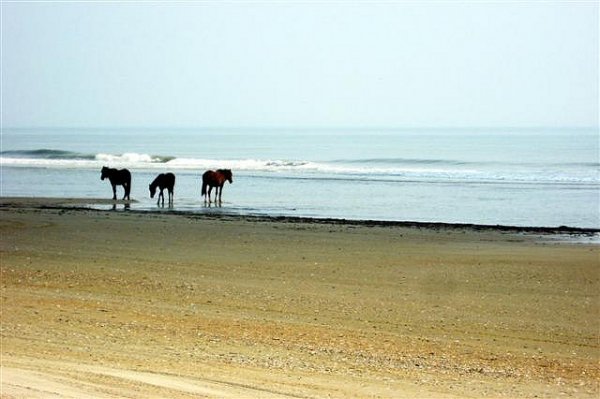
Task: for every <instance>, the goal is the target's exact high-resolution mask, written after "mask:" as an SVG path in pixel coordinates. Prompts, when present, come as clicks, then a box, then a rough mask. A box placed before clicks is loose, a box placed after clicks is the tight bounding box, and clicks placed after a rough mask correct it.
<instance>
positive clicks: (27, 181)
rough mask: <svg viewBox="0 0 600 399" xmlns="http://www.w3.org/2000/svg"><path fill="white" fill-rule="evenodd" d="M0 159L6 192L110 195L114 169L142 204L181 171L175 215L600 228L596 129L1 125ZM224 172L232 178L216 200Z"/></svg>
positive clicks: (151, 206)
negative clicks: (212, 187) (210, 192)
mask: <svg viewBox="0 0 600 399" xmlns="http://www.w3.org/2000/svg"><path fill="white" fill-rule="evenodd" d="M0 162H1V166H2V170H1V172H2V173H1V178H2V181H1V196H3V197H10V196H26V197H88V198H111V197H112V191H111V188H110V184H109V183H108V182H107V181H101V180H100V169H101V167H102V166H104V165H106V166H109V167H114V168H128V169H129V170H130V171H131V173H132V176H133V177H132V192H131V198H132V199H135V200H136V201H137V202H135V203H133V204H132V205H131V208H132V209H138V210H147V211H158V210H160V211H168V210H169V209H168V208H164V209H163V208H159V207H158V206H157V205H156V202H155V200H154V199H150V197H149V193H148V185H149V183H150V182H151V181H152V180H153V178H154V177H155V176H156V175H157V174H159V173H163V172H173V173H175V175H176V177H177V181H176V186H175V201H174V206H173V208H171V209H173V210H178V211H190V212H198V213H225V214H242V215H244V214H247V215H271V216H302V217H318V218H340V219H352V220H387V221H417V222H444V223H474V224H485V225H498V224H499V225H510V226H543V227H557V226H570V227H583V228H600V159H599V136H598V130H597V129H362V130H361V129H283V128H282V129H275V128H266V129H169V128H155V129H72V128H69V129H58V128H56V129H39V128H32V129H7V128H4V129H3V131H2V149H1V153H0ZM216 168H229V169H232V171H233V184H229V183H226V185H225V187H224V189H223V203H222V206H221V207H215V206H214V205H213V206H212V207H207V206H205V205H204V202H203V200H202V199H201V196H200V189H201V175H202V173H203V172H204V171H205V170H207V169H216ZM122 195H123V191H122V188H121V187H118V188H117V196H118V197H122Z"/></svg>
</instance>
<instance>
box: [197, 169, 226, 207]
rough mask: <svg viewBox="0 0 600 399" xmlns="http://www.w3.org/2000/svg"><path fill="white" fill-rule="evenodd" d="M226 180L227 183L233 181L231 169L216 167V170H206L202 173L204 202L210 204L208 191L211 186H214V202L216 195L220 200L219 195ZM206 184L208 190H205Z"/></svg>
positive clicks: (210, 189)
mask: <svg viewBox="0 0 600 399" xmlns="http://www.w3.org/2000/svg"><path fill="white" fill-rule="evenodd" d="M226 181H229V183H230V184H231V183H233V175H232V173H231V169H217V170H216V171H213V170H207V171H206V172H204V174H203V175H202V195H204V202H207V200H208V203H209V204H210V193H211V191H212V189H213V187H216V190H215V202H217V195H218V197H219V200H218V201H219V202H221V195H222V194H223V185H224V184H225V182H226ZM207 186H208V191H206V187H207Z"/></svg>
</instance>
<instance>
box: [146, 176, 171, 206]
mask: <svg viewBox="0 0 600 399" xmlns="http://www.w3.org/2000/svg"><path fill="white" fill-rule="evenodd" d="M156 187H158V188H160V193H159V194H158V200H157V201H156V203H157V204H158V203H160V199H161V198H162V204H163V206H165V195H164V194H163V190H164V189H165V188H166V189H167V191H168V192H169V205H171V204H173V188H174V187H175V175H174V174H173V173H161V174H160V175H158V176H156V179H154V181H153V182H152V183H150V198H154V194H156Z"/></svg>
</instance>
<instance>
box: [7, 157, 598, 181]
mask: <svg viewBox="0 0 600 399" xmlns="http://www.w3.org/2000/svg"><path fill="white" fill-rule="evenodd" d="M0 163H1V164H2V166H4V167H31V168H62V169H78V168H79V169H96V168H100V167H102V166H104V165H106V166H110V167H119V168H130V169H134V170H142V171H143V170H163V171H164V170H171V171H174V172H176V171H177V170H181V171H185V170H189V171H203V170H207V169H216V168H228V169H232V170H234V171H242V172H247V173H254V174H258V175H260V174H264V175H265V177H291V178H303V177H307V178H321V179H322V178H325V179H340V178H342V179H344V178H352V179H354V178H357V177H363V178H369V179H370V178H373V179H378V180H392V181H442V182H451V181H463V182H473V183H478V182H527V183H584V184H588V183H589V184H598V182H599V181H600V176H599V175H600V174H599V172H598V165H597V164H557V165H550V164H545V165H535V164H526V163H523V164H520V166H522V167H519V168H516V169H515V168H507V166H510V165H506V164H505V165H497V164H495V163H485V162H462V161H456V160H441V159H405V158H381V159H347V160H334V161H322V162H315V161H307V160H285V159H283V160H277V159H267V160H265V159H229V160H228V159H205V158H189V157H188V158H186V157H181V158H180V157H175V156H171V155H151V154H143V153H135V152H127V153H122V154H109V153H98V154H84V153H78V152H73V151H64V150H54V149H35V150H16V151H14V150H13V151H2V152H0ZM566 169H570V170H568V171H565V170H566Z"/></svg>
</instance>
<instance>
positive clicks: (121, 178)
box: [100, 166, 131, 200]
mask: <svg viewBox="0 0 600 399" xmlns="http://www.w3.org/2000/svg"><path fill="white" fill-rule="evenodd" d="M107 177H108V180H110V184H111V185H112V189H113V199H114V200H116V199H117V186H123V189H125V195H124V196H123V199H125V198H127V199H128V200H129V199H131V198H129V193H130V192H131V173H129V171H128V170H127V169H112V168H107V167H106V166H104V167H103V168H102V176H100V179H102V180H104V179H106V178H107Z"/></svg>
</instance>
